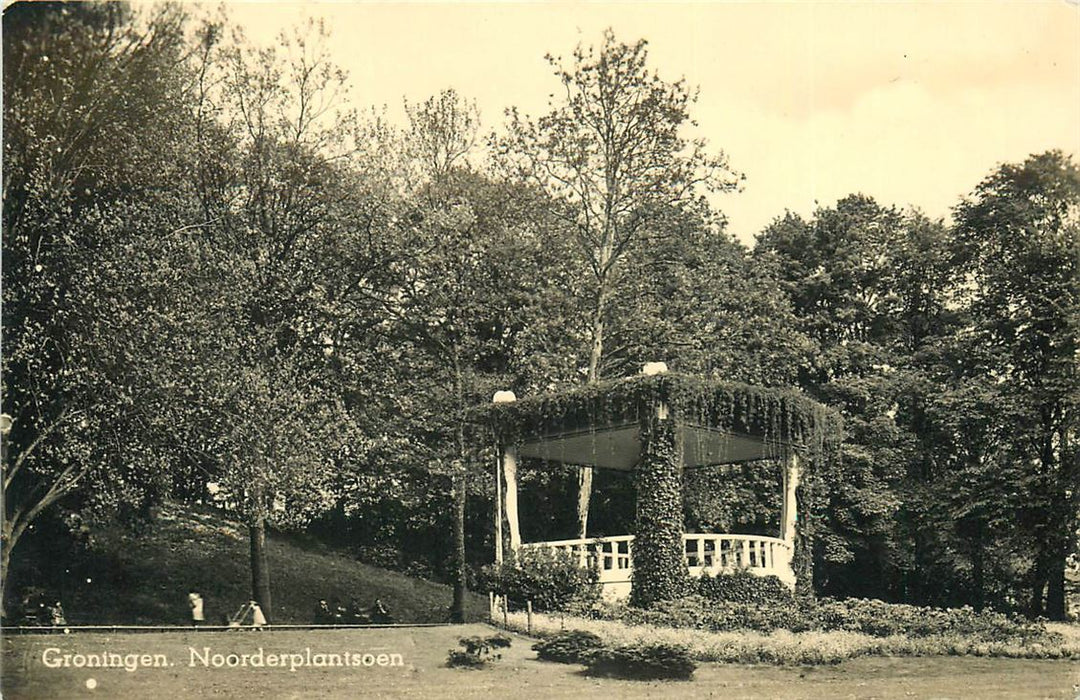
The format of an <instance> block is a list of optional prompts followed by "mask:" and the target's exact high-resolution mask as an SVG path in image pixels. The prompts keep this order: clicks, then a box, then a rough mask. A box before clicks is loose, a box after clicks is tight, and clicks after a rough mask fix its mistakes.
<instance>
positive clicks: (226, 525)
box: [61, 507, 487, 624]
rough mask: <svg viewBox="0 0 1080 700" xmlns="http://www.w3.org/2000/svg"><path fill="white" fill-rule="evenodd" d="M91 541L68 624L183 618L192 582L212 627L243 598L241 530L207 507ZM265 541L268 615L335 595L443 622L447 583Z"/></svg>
mask: <svg viewBox="0 0 1080 700" xmlns="http://www.w3.org/2000/svg"><path fill="white" fill-rule="evenodd" d="M93 542H94V544H93V554H94V556H92V557H90V558H88V559H87V560H86V561H83V562H79V563H77V564H73V566H72V568H71V571H70V578H68V579H67V581H66V582H65V585H64V586H63V590H62V591H61V593H62V595H63V602H64V609H65V612H66V613H67V618H68V621H69V622H70V623H72V624H185V623H187V622H188V620H189V619H190V617H189V611H188V607H187V592H188V591H189V590H191V589H195V590H197V591H199V592H200V593H201V594H202V596H203V598H204V600H205V606H206V619H207V622H208V623H214V624H217V623H219V622H220V618H221V615H222V614H223V613H233V612H235V611H236V610H237V609H238V608H239V607H240V605H241V604H243V602H244V601H246V600H247V599H248V598H249V596H250V590H251V574H250V569H249V565H248V540H247V531H246V529H245V528H243V527H241V526H238V525H237V524H236V523H232V522H229V521H226V520H224V519H222V518H221V516H220V515H218V514H216V513H215V512H213V511H209V510H186V509H179V508H175V507H170V508H166V509H165V510H164V511H163V512H162V514H161V516H160V518H159V519H158V520H157V521H155V523H154V525H153V526H152V527H151V529H150V530H149V531H148V532H146V533H144V534H142V535H140V536H132V535H130V534H125V533H123V532H120V531H118V530H117V531H108V532H102V533H97V534H95V536H94V540H93ZM267 546H268V553H269V560H270V582H271V589H272V598H273V607H274V610H273V612H274V616H273V618H272V621H273V622H277V623H311V622H313V615H314V610H315V605H316V603H317V601H318V600H319V599H320V598H325V599H327V600H330V599H332V598H334V597H337V598H339V599H340V600H341V601H343V602H348V601H349V600H351V599H354V598H355V599H356V600H357V601H358V603H359V604H360V605H365V606H367V605H370V604H372V603H373V602H374V601H375V599H376V598H379V599H381V600H382V601H383V603H384V604H385V605H386V606H387V607H388V608H389V610H390V612H391V614H392V615H393V616H394V617H395V619H396V620H398V621H401V622H443V621H445V619H446V614H447V610H448V608H449V605H450V600H451V591H450V588H449V587H447V586H444V585H441V584H436V583H431V582H429V581H423V580H420V579H414V578H409V577H408V576H405V575H403V574H400V573H397V572H393V571H387V570H384V569H379V568H376V567H373V566H368V565H366V564H361V563H359V562H357V561H356V560H355V559H353V558H351V557H350V556H348V555H344V554H341V553H339V552H336V551H333V550H330V549H328V548H326V547H323V546H319V545H317V544H314V543H306V542H305V543H302V544H301V543H298V541H296V540H295V539H290V538H283V537H277V536H273V535H271V536H270V537H268V541H267ZM88 579H89V581H88ZM486 611H487V601H486V598H482V597H481V596H477V595H471V596H470V597H469V600H468V612H469V619H480V618H481V617H482V616H484V615H486Z"/></svg>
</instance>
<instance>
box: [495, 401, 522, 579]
mask: <svg viewBox="0 0 1080 700" xmlns="http://www.w3.org/2000/svg"><path fill="white" fill-rule="evenodd" d="M491 400H492V402H493V403H513V402H514V401H517V397H516V396H514V392H512V391H496V392H495V396H493V397H492V399H491ZM502 467H503V477H504V478H505V479H506V492H505V494H504V495H503V499H504V501H503V505H504V506H505V510H506V523H507V525H508V526H509V528H510V551H511V552H514V553H515V554H516V553H517V551H518V550H519V549H521V528H520V526H519V525H518V507H517V448H516V447H514V446H513V445H505V446H504V447H503V453H502ZM498 481H499V475H498V474H497V473H496V475H495V483H496V484H498ZM497 490H498V489H496V491H497ZM496 497H498V496H496ZM497 510H498V509H497ZM496 517H497V518H498V523H499V524H498V527H496V529H495V536H496V538H497V539H496V543H495V557H496V561H498V562H502V555H503V552H502V514H501V513H499V514H498V515H497V516H496Z"/></svg>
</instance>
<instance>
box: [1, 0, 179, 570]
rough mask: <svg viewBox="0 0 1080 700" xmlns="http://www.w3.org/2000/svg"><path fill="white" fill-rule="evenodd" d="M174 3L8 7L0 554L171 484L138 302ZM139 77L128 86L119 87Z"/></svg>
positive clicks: (167, 130)
mask: <svg viewBox="0 0 1080 700" xmlns="http://www.w3.org/2000/svg"><path fill="white" fill-rule="evenodd" d="M183 22H184V13H183V11H182V10H180V9H179V8H178V7H175V6H173V7H164V6H161V7H156V8H152V9H151V8H146V9H145V11H139V12H134V11H132V10H131V8H129V7H127V6H125V5H123V4H121V3H115V4H105V5H102V4H97V5H91V4H62V3H27V4H19V5H14V6H11V7H9V8H6V9H5V11H4V16H3V24H4V31H3V42H4V51H3V60H4V71H3V73H4V81H3V82H4V91H3V92H4V95H3V99H4V114H3V120H4V123H3V134H4V143H3V148H4V158H3V159H4V169H3V251H4V264H3V273H2V274H3V283H2V287H3V327H4V352H3V366H2V371H0V377H2V382H3V383H2V394H3V405H4V411H5V412H6V413H8V414H9V415H10V416H11V419H12V424H11V432H10V434H9V435H6V436H5V442H6V445H5V457H4V465H3V466H4V469H3V471H4V489H3V492H4V499H5V504H4V522H3V530H4V531H3V557H2V559H3V560H2V562H0V570H2V571H3V572H4V573H5V574H6V572H7V570H8V569H9V563H10V561H9V560H10V556H11V552H12V549H13V548H14V547H15V546H16V545H17V543H18V541H19V539H20V537H21V536H22V535H23V534H24V533H25V532H26V531H27V529H28V528H30V527H32V526H33V523H34V521H35V520H36V519H37V518H38V516H39V515H41V514H42V513H43V512H45V511H47V510H49V509H51V508H53V507H56V506H57V505H58V504H61V503H66V504H67V505H69V506H73V507H84V508H87V509H92V510H96V511H98V512H109V511H115V510H116V509H117V508H118V507H119V506H120V505H121V504H132V505H133V506H134V509H136V510H138V508H139V506H140V504H141V503H142V502H146V501H152V500H155V499H157V498H160V497H161V495H162V493H164V492H167V491H168V490H169V489H170V487H171V486H172V481H173V478H174V477H177V478H180V477H179V476H178V472H180V471H181V469H179V468H178V466H177V464H176V462H175V461H174V460H172V459H169V457H168V455H169V453H170V451H171V450H172V449H173V448H174V447H173V445H172V441H171V439H170V438H171V436H168V435H167V434H165V435H163V428H164V427H165V425H167V421H164V420H162V417H161V414H160V413H159V410H160V408H161V407H162V406H163V404H164V403H165V401H164V400H163V399H164V397H163V395H162V392H161V391H160V390H159V389H160V387H158V386H156V383H155V382H154V381H153V378H152V370H153V363H152V362H151V361H150V360H149V358H150V357H151V356H152V355H153V349H154V346H155V340H156V331H157V330H158V328H157V324H156V323H155V321H156V319H152V318H151V319H144V318H143V317H142V313H141V312H142V309H141V308H140V306H139V304H138V300H139V298H140V296H141V295H144V294H147V291H148V290H147V288H148V287H153V286H154V285H155V284H156V283H160V282H161V281H162V279H163V278H164V277H167V276H168V275H169V272H170V271H168V270H163V269H160V268H151V267H145V266H142V265H132V264H130V263H131V261H132V260H140V259H144V258H145V257H153V255H154V253H155V252H156V251H157V250H158V249H159V245H158V242H157V241H156V240H154V238H155V237H154V236H149V235H146V232H148V231H149V232H153V233H154V234H155V235H156V234H162V233H164V232H166V231H172V230H175V229H177V228H178V227H182V226H183V225H184V224H185V223H187V220H186V214H187V209H186V208H187V205H188V203H189V200H188V199H187V198H186V193H185V192H184V191H183V188H182V187H181V188H178V187H175V183H177V182H180V181H182V175H183V172H182V169H183V162H184V158H183V149H182V147H181V146H180V145H179V144H178V143H177V142H176V140H175V139H174V138H173V136H174V134H177V133H184V130H185V126H186V122H185V120H186V118H187V116H188V114H189V110H188V108H187V105H186V104H185V89H186V87H187V85H188V80H189V79H190V77H191V72H190V68H191V66H190V62H189V61H188V60H187V57H186V53H185V46H184V36H183V31H182V25H183ZM132 85H138V86H140V87H139V89H138V90H132V89H131V88H130V86H132Z"/></svg>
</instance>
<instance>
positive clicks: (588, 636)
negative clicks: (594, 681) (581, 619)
mask: <svg viewBox="0 0 1080 700" xmlns="http://www.w3.org/2000/svg"><path fill="white" fill-rule="evenodd" d="M603 644H604V641H603V639H601V638H600V637H599V636H598V635H596V634H593V633H592V632H586V631H584V630H567V631H565V632H558V633H555V634H552V635H550V636H547V637H545V638H543V639H541V640H540V641H539V642H537V643H536V644H533V646H532V648H533V651H535V652H536V655H537V657H539V658H541V659H543V660H544V661H557V662H559V663H563V664H585V663H588V661H589V658H590V657H591V656H592V655H593V653H595V652H596V651H597V650H598V649H600V648H602V647H603Z"/></svg>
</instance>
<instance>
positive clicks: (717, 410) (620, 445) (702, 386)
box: [478, 363, 840, 605]
mask: <svg viewBox="0 0 1080 700" xmlns="http://www.w3.org/2000/svg"><path fill="white" fill-rule="evenodd" d="M478 418H479V419H480V420H481V421H482V422H483V423H486V424H488V425H489V426H490V428H491V429H492V432H493V434H494V437H495V440H496V441H497V443H498V451H499V455H500V465H501V469H499V470H497V474H496V480H497V484H498V488H497V492H498V493H499V496H498V501H499V503H498V507H497V509H496V559H497V560H498V561H500V562H501V561H502V558H503V539H504V537H503V520H504V518H503V513H505V521H506V527H507V528H508V530H509V547H510V549H511V550H512V551H513V552H515V553H516V552H519V551H521V550H527V549H538V548H548V549H554V550H561V551H566V552H570V553H572V554H574V555H575V556H577V557H578V558H579V561H580V562H581V564H582V566H595V567H597V568H599V570H600V582H601V584H602V586H603V589H604V594H605V596H608V597H612V598H625V597H627V596H630V597H631V599H632V601H633V602H635V603H637V604H642V605H647V604H649V603H651V602H654V601H657V600H664V599H671V598H675V597H678V596H680V595H682V594H683V587H684V582H685V580H686V577H687V575H690V576H702V575H704V574H706V573H708V574H712V575H716V574H720V573H725V572H731V571H734V570H736V569H746V570H748V571H750V572H751V573H754V574H757V575H761V576H767V575H775V576H776V577H778V578H779V579H780V580H781V581H783V582H784V583H785V584H787V585H788V586H790V587H792V588H794V587H795V586H796V583H797V580H798V579H800V578H803V577H805V578H806V579H807V580H806V582H805V583H807V584H808V583H809V572H810V559H809V554H808V552H806V551H805V550H806V546H805V544H804V542H806V541H808V536H809V533H808V532H807V528H806V527H803V526H801V523H805V522H806V521H807V514H808V510H809V507H810V504H809V498H808V497H807V495H808V493H807V490H806V489H804V488H802V487H801V486H800V484H801V482H802V477H801V475H802V474H803V472H804V470H805V469H806V467H807V466H808V465H814V464H816V463H820V462H821V461H822V460H823V459H825V458H827V457H828V456H829V455H830V454H833V453H834V452H835V449H836V445H837V443H838V441H839V432H840V431H839V418H838V416H837V415H836V414H835V413H834V412H832V411H830V410H829V409H827V408H825V407H824V406H822V405H821V404H818V403H816V402H814V401H812V400H810V399H809V398H807V397H806V396H804V395H803V394H802V393H800V392H798V391H795V390H790V389H774V388H761V387H754V386H748V385H745V384H739V383H734V382H722V381H717V380H710V379H703V378H700V377H693V376H688V375H682V374H675V373H668V372H667V368H666V367H665V366H664V365H663V363H649V364H647V365H645V368H644V370H643V371H642V374H641V375H639V376H636V377H630V378H626V379H621V380H616V381H609V382H602V383H599V384H594V385H586V386H581V387H577V388H575V389H573V390H571V391H567V392H562V393H556V394H548V395H543V396H536V397H531V398H526V399H523V400H520V401H518V400H516V397H515V396H514V395H513V393H512V392H498V393H496V394H495V399H494V402H493V403H492V404H491V405H489V406H486V407H483V408H482V409H480V410H479V414H478ZM524 459H532V460H541V461H542V462H543V463H553V462H560V463H563V464H568V465H577V466H583V467H590V468H596V469H618V470H626V471H632V472H633V478H634V486H635V492H636V513H635V528H634V529H635V532H633V533H627V534H625V535H619V536H612V537H596V538H588V537H586V538H581V539H572V540H558V541H547V542H531V543H525V542H522V541H521V528H520V523H519V520H518V492H517V491H518V488H517V483H518V478H517V471H518V465H519V463H520V461H521V460H524ZM762 460H771V461H773V463H775V461H780V462H781V464H782V469H781V470H780V471H781V474H782V477H781V482H782V483H781V484H779V489H780V493H781V499H780V501H781V506H780V527H779V531H778V532H777V534H776V536H775V537H771V536H763V535H747V534H732V533H687V532H685V530H684V520H683V483H682V480H683V472H684V470H685V469H689V468H701V467H711V466H720V465H726V464H736V463H743V462H758V461H762ZM500 471H501V476H502V478H501V479H499V478H498V477H499V474H498V472H500ZM796 572H798V574H797V573H796Z"/></svg>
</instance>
